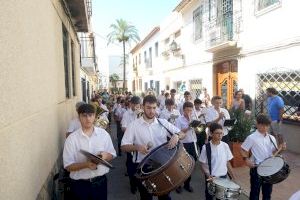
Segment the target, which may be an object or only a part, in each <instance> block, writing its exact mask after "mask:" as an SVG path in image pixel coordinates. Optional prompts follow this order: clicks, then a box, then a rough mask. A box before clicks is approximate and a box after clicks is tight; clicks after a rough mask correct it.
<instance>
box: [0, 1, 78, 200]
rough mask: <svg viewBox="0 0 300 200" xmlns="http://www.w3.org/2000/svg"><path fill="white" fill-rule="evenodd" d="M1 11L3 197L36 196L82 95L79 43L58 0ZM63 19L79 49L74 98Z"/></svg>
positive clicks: (15, 4)
mask: <svg viewBox="0 0 300 200" xmlns="http://www.w3.org/2000/svg"><path fill="white" fill-rule="evenodd" d="M0 13H1V18H0V27H1V30H0V47H1V53H0V60H1V63H0V93H1V97H0V105H1V106H0V113H1V114H0V138H1V139H0V163H1V164H0V172H1V173H0V194H1V195H0V199H1V200H2V199H3V200H20V199H22V200H27V199H28V200H32V199H36V198H37V195H38V193H39V192H40V190H41V188H42V185H43V184H44V183H45V181H46V179H47V177H48V175H49V173H50V171H51V169H52V168H53V167H54V166H55V163H56V160H57V158H58V157H59V155H60V153H61V151H62V147H63V142H64V133H65V131H66V126H67V124H68V122H69V120H70V119H71V118H72V117H73V116H74V115H75V111H74V104H75V102H76V101H77V99H79V98H80V97H81V93H80V89H81V86H80V82H79V58H80V55H79V52H80V51H79V45H78V41H77V38H76V34H75V32H74V31H73V28H72V26H71V25H70V23H69V19H68V18H67V17H66V15H65V14H64V12H63V9H62V8H61V7H60V1H58V0H42V1H41V0H26V1H2V2H1V7H0ZM62 23H64V24H65V26H66V28H67V30H68V32H69V33H70V37H71V38H72V41H73V42H74V48H75V51H74V53H75V68H76V73H75V74H76V77H77V78H76V89H77V91H76V93H77V96H75V97H71V98H70V99H66V97H65V83H64V60H63V44H62ZM70 79H71V68H70Z"/></svg>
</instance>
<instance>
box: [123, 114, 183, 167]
mask: <svg viewBox="0 0 300 200" xmlns="http://www.w3.org/2000/svg"><path fill="white" fill-rule="evenodd" d="M157 120H159V121H160V122H161V123H162V124H163V125H164V126H165V127H166V128H167V129H168V130H169V131H170V132H171V133H173V134H176V133H179V132H180V130H179V129H178V128H176V127H175V126H174V125H172V124H171V123H169V122H168V121H167V120H165V119H156V118H155V119H154V121H153V122H152V123H148V122H146V121H145V120H144V118H143V117H140V118H138V119H136V120H135V121H133V122H132V123H131V124H130V125H129V126H128V127H127V129H126V131H125V133H124V136H123V138H122V143H121V145H122V146H123V145H132V144H135V145H148V144H149V143H151V144H152V147H151V148H150V150H152V149H154V148H155V147H157V146H159V145H161V144H163V143H165V142H167V136H169V137H171V136H170V134H169V133H168V131H167V130H166V129H165V128H164V127H163V126H162V125H161V124H160V123H159V122H158V121H157ZM145 156H146V155H143V154H141V153H138V155H137V159H136V158H133V159H134V160H133V162H136V163H139V162H141V161H142V160H143V158H144V157H145ZM135 159H136V160H135Z"/></svg>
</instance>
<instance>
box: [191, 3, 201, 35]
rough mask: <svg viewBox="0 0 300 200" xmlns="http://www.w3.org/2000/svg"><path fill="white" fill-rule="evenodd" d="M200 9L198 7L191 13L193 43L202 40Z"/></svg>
mask: <svg viewBox="0 0 300 200" xmlns="http://www.w3.org/2000/svg"><path fill="white" fill-rule="evenodd" d="M202 8H203V6H200V7H198V8H197V9H196V10H195V11H194V12H193V24H194V41H197V40H199V39H201V38H202V10H203V9H202Z"/></svg>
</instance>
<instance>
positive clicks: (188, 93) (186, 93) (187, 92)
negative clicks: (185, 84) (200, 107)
mask: <svg viewBox="0 0 300 200" xmlns="http://www.w3.org/2000/svg"><path fill="white" fill-rule="evenodd" d="M183 95H184V96H187V95H191V93H190V92H189V91H185V92H184V93H183Z"/></svg>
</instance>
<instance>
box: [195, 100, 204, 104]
mask: <svg viewBox="0 0 300 200" xmlns="http://www.w3.org/2000/svg"><path fill="white" fill-rule="evenodd" d="M194 104H202V101H201V100H200V99H195V100H194Z"/></svg>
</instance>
